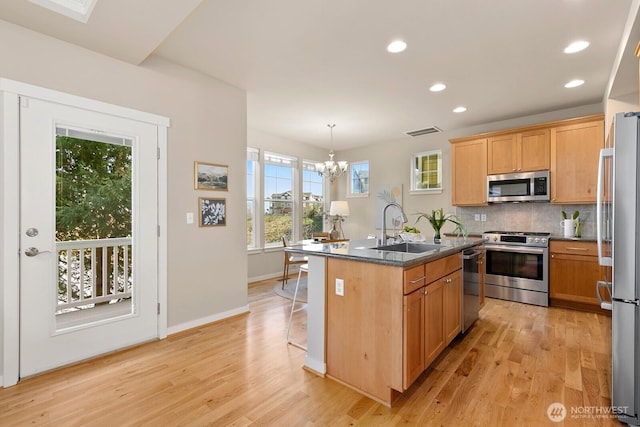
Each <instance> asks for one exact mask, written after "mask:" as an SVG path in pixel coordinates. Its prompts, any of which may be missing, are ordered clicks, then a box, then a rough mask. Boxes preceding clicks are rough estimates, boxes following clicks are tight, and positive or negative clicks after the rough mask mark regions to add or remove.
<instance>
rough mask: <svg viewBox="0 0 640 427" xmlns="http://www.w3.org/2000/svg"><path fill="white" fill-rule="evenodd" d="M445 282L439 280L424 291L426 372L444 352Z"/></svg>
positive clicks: (423, 329)
mask: <svg viewBox="0 0 640 427" xmlns="http://www.w3.org/2000/svg"><path fill="white" fill-rule="evenodd" d="M444 313H445V312H444V282H443V281H441V280H438V281H436V282H433V283H431V284H430V285H428V286H426V287H425V290H424V325H423V328H422V331H423V333H424V366H423V367H422V370H425V369H426V368H427V367H428V366H429V365H430V364H431V362H433V361H434V360H435V358H436V357H438V355H439V354H440V353H441V352H442V350H444V347H445V346H446V343H445V340H446V338H445V331H444Z"/></svg>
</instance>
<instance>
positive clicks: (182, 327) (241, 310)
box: [168, 304, 249, 335]
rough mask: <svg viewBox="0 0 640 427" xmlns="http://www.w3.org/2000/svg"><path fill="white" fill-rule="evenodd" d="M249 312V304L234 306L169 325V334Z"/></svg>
mask: <svg viewBox="0 0 640 427" xmlns="http://www.w3.org/2000/svg"><path fill="white" fill-rule="evenodd" d="M248 312H249V304H247V305H245V306H242V307H238V308H234V309H233V310H228V311H223V312H222V313H216V314H213V315H211V316H207V317H202V318H200V319H196V320H192V321H190V322H186V323H181V324H179V325H174V326H169V328H168V332H169V335H171V334H175V333H178V332H182V331H186V330H187V329H192V328H197V327H199V326H202V325H206V324H208V323H213V322H217V321H218V320H223V319H226V318H228V317H232V316H237V315H238V314H244V313H248Z"/></svg>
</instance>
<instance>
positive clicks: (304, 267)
mask: <svg viewBox="0 0 640 427" xmlns="http://www.w3.org/2000/svg"><path fill="white" fill-rule="evenodd" d="M303 271H304V272H305V273H309V264H302V265H301V266H300V270H299V271H298V281H297V282H296V289H295V291H293V301H292V302H291V313H289V325H288V326H287V343H288V344H291V345H293V346H296V347H298V348H301V349H303V350H305V351H306V350H307V347H305V346H303V345H302V344H299V343H297V342H294V341H292V340H291V339H290V338H289V333H290V332H291V319H293V313H296V312H298V311H300V310H304V309H305V307H306V306H307V304H304V303H303V304H302V306H301V307H300V308H297V309H296V308H295V306H296V299H297V298H298V288H299V287H300V277H302V272H303Z"/></svg>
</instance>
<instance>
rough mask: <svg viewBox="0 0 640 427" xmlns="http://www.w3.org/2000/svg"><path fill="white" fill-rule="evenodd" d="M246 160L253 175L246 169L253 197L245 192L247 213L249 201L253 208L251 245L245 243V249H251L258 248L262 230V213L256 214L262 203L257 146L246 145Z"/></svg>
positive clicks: (260, 171)
mask: <svg viewBox="0 0 640 427" xmlns="http://www.w3.org/2000/svg"><path fill="white" fill-rule="evenodd" d="M248 162H252V164H253V176H249V173H248V171H247V184H249V181H250V180H251V181H252V185H253V197H250V196H249V194H248V192H247V213H248V211H249V201H252V202H253V209H252V212H251V214H252V215H253V230H252V231H251V234H252V240H253V245H247V250H249V251H252V250H256V249H259V248H260V247H261V246H262V244H261V238H260V236H261V235H262V233H260V231H261V230H262V215H259V214H258V212H259V211H260V209H258V206H259V205H262V202H261V200H262V197H261V191H260V188H261V186H260V182H261V180H260V175H261V173H262V170H261V168H260V150H258V149H257V148H251V147H247V163H248ZM247 222H248V218H247ZM247 232H248V231H247Z"/></svg>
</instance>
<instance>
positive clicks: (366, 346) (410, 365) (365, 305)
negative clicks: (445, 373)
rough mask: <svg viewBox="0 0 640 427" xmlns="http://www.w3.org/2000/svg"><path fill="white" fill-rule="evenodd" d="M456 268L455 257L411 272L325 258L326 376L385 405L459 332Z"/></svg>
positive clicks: (458, 263) (459, 262)
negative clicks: (340, 287)
mask: <svg viewBox="0 0 640 427" xmlns="http://www.w3.org/2000/svg"><path fill="white" fill-rule="evenodd" d="M461 268H462V257H461V254H460V253H459V252H457V253H455V254H452V255H448V256H446V257H443V258H439V259H437V260H435V261H431V262H427V263H424V264H419V265H416V266H412V267H409V268H402V267H395V266H388V265H381V264H373V263H364V262H358V261H353V260H347V259H339V258H328V259H327V308H326V310H327V315H326V319H327V332H326V335H327V341H326V342H327V347H326V353H327V357H326V361H327V375H328V376H329V377H331V378H333V379H336V380H337V381H339V382H341V383H344V384H346V385H348V386H350V387H353V388H355V389H357V390H358V391H360V392H361V393H363V394H365V395H367V396H369V397H371V398H373V399H375V400H377V401H379V402H382V403H384V404H386V405H389V406H390V405H391V403H392V402H393V401H394V400H395V399H396V398H397V397H398V395H399V394H400V393H401V392H403V391H404V390H406V389H407V388H409V386H411V384H412V383H413V382H414V381H415V379H416V378H417V377H418V376H419V375H420V374H421V373H422V372H423V371H424V370H425V369H426V368H427V367H428V366H429V365H430V364H431V363H432V362H433V360H434V359H435V358H436V357H437V356H438V355H439V354H440V353H441V352H442V351H443V350H444V348H445V347H446V346H447V345H448V344H449V343H450V342H451V341H452V340H453V339H454V338H455V337H456V336H457V335H458V334H459V333H460V331H461V326H462V325H461V322H462V316H461V302H462V273H461ZM336 279H342V280H343V281H344V295H337V294H336V292H335V286H334V284H335V281H336Z"/></svg>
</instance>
